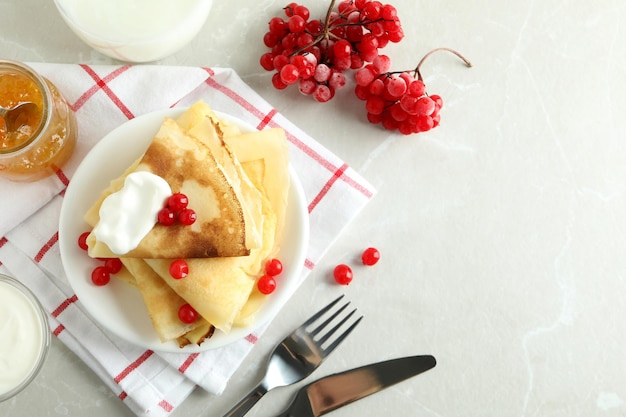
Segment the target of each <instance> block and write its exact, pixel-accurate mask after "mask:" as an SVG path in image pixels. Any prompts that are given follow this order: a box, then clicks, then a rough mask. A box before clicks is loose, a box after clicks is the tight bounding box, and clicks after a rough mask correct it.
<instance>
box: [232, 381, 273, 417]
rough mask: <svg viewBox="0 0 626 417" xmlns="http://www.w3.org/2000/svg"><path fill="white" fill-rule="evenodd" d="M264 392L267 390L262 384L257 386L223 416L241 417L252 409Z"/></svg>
mask: <svg viewBox="0 0 626 417" xmlns="http://www.w3.org/2000/svg"><path fill="white" fill-rule="evenodd" d="M266 392H267V389H266V388H265V386H264V385H263V383H261V384H259V385H257V386H256V387H255V388H253V389H252V391H250V392H249V393H248V394H247V395H246V396H245V397H243V398H242V399H241V400H240V401H239V402H238V403H237V404H235V406H234V407H233V408H231V409H230V410H229V411H228V412H227V413H226V414H224V417H243V416H244V415H246V413H247V412H248V411H250V409H251V408H252V407H254V404H256V403H257V402H258V401H259V400H260V399H261V397H263V395H265V393H266Z"/></svg>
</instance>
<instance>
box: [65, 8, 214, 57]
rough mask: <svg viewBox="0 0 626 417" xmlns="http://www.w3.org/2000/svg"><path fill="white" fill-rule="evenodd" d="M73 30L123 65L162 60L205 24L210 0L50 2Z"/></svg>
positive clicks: (180, 46)
mask: <svg viewBox="0 0 626 417" xmlns="http://www.w3.org/2000/svg"><path fill="white" fill-rule="evenodd" d="M54 3H55V4H56V6H57V9H58V10H59V13H60V14H61V17H62V18H63V20H65V22H66V23H67V25H68V26H69V27H70V29H72V31H73V32H74V33H75V34H76V35H77V36H78V37H79V38H81V39H82V40H83V41H84V42H85V43H87V44H88V45H90V46H91V47H92V48H94V49H95V50H97V51H99V52H101V53H103V54H105V55H108V56H110V57H112V58H116V59H119V60H121V61H127V62H135V63H139V62H149V61H156V60H159V59H161V58H165V57H166V56H168V55H171V54H173V53H174V52H176V51H178V50H179V49H181V48H182V47H183V46H185V45H186V44H187V43H189V42H190V41H191V40H192V39H193V38H194V37H195V36H196V35H197V34H198V32H199V31H200V29H201V28H202V26H203V25H204V23H205V21H206V19H207V17H208V15H209V12H210V10H211V6H212V5H213V0H54Z"/></svg>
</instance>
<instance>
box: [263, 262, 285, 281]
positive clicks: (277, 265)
mask: <svg viewBox="0 0 626 417" xmlns="http://www.w3.org/2000/svg"><path fill="white" fill-rule="evenodd" d="M281 272H283V264H282V262H281V261H280V260H278V259H275V258H274V259H270V260H269V261H267V263H266V264H265V273H266V274H267V275H269V276H271V277H275V276H276V275H280V273H281Z"/></svg>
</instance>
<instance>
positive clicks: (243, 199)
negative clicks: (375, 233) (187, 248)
mask: <svg viewBox="0 0 626 417" xmlns="http://www.w3.org/2000/svg"><path fill="white" fill-rule="evenodd" d="M172 122H173V121H172ZM167 124H171V122H170V121H166V122H165V123H164V126H166V125H167ZM174 124H176V125H178V128H175V127H173V126H171V127H168V128H167V130H165V129H164V128H163V127H162V128H161V130H160V131H159V134H157V137H156V138H155V141H157V142H161V141H163V142H165V143H170V142H169V141H168V139H169V138H167V137H164V136H165V135H172V134H174V135H180V134H181V133H180V132H178V131H179V130H180V131H183V133H184V134H185V135H186V136H189V137H191V138H192V139H194V140H195V141H196V142H198V143H201V144H202V145H204V146H205V147H206V148H207V149H209V152H208V153H207V154H206V155H207V157H210V158H213V160H214V161H215V166H217V167H218V168H219V170H212V171H210V172H211V173H212V174H214V175H220V176H221V175H223V177H224V178H226V181H227V182H228V184H229V185H230V186H231V189H232V194H231V195H234V197H235V198H236V199H237V201H239V202H240V205H241V206H242V216H243V217H244V219H245V220H246V221H245V226H244V227H243V230H244V233H245V235H246V236H247V237H249V238H250V239H249V241H251V242H248V243H250V247H249V250H248V254H247V255H246V256H234V257H231V256H229V257H209V258H198V257H187V256H180V257H178V256H177V257H176V258H177V259H180V258H184V259H185V260H186V262H187V264H188V266H189V274H188V275H187V276H186V277H185V278H183V279H178V280H177V279H174V278H172V277H171V276H170V273H169V265H170V263H171V262H172V259H170V258H168V257H154V256H150V257H145V258H144V259H140V258H135V257H133V258H129V257H127V256H126V255H124V256H123V257H122V258H121V259H122V262H123V263H124V266H125V269H126V270H127V271H128V272H129V275H131V278H133V277H134V281H135V285H136V287H137V288H138V290H139V291H140V292H141V295H142V298H143V300H144V303H145V304H146V309H147V311H148V314H149V316H150V318H151V320H152V323H153V326H154V328H155V330H156V332H157V333H158V335H159V337H160V339H161V340H162V341H167V340H173V339H176V340H178V343H179V345H180V346H181V347H182V346H184V345H185V344H188V343H196V344H199V343H201V342H202V341H203V340H204V339H205V338H206V337H210V336H211V334H212V332H213V330H214V329H215V328H217V329H219V330H221V331H223V332H229V331H230V329H231V328H232V327H233V326H239V325H249V324H250V323H251V322H252V321H253V320H254V315H255V313H256V312H257V311H258V309H259V308H260V307H261V306H262V305H263V302H264V300H265V298H266V296H265V295H263V294H261V293H259V291H258V290H257V289H256V285H255V284H256V280H257V279H258V278H259V277H260V275H262V272H263V268H264V265H265V261H266V260H267V259H269V258H270V257H274V256H276V254H277V253H278V251H279V248H280V241H281V237H282V231H283V228H284V222H285V211H286V204H287V196H288V193H289V187H290V183H289V174H288V164H289V162H288V161H289V159H288V149H287V142H286V138H285V134H284V132H283V131H282V129H270V130H268V131H264V132H253V133H246V134H241V133H240V131H239V129H238V128H237V126H235V125H231V124H227V123H224V121H222V120H220V119H219V118H217V117H216V116H215V114H214V113H213V111H212V110H211V109H210V107H209V106H207V105H206V104H204V103H202V102H199V103H196V105H194V106H192V107H191V108H190V109H188V110H187V111H186V112H185V113H184V114H183V115H182V116H181V117H180V118H179V119H178V120H177V121H176V122H174ZM171 146H179V145H177V144H176V145H175V144H172V145H171ZM151 147H152V145H151ZM170 149H177V148H170ZM174 153H176V152H175V151H174ZM146 154H148V152H147V153H146ZM144 159H145V156H144V157H143V158H141V159H140V160H138V161H137V162H136V163H135V164H133V165H132V166H131V167H129V169H128V170H127V172H126V173H125V174H124V175H122V176H121V177H120V178H118V179H117V180H115V181H113V182H112V184H111V186H110V187H109V188H108V189H107V190H106V191H105V192H104V193H103V197H102V198H101V199H100V200H99V201H98V202H96V204H94V206H93V207H92V208H91V209H90V211H89V212H88V213H87V215H86V216H85V218H86V220H87V222H88V223H90V224H91V225H92V226H93V225H94V224H95V223H96V222H97V219H98V216H97V214H98V212H97V208H98V207H99V204H101V201H102V200H103V199H104V197H106V195H107V194H109V193H111V192H114V191H115V190H116V189H119V188H121V185H120V182H122V181H123V180H124V178H125V176H126V175H128V173H130V172H133V171H136V170H138V169H142V160H144ZM155 171H156V172H155V173H157V172H162V171H159V170H156V169H155ZM151 172H152V171H151ZM158 175H162V174H158ZM172 188H174V187H172ZM182 192H185V191H182ZM186 194H187V193H186ZM188 196H189V194H188ZM189 200H190V206H193V208H194V209H196V212H197V213H198V219H200V214H201V213H200V210H203V209H204V208H200V210H198V207H197V205H196V204H195V203H193V201H194V200H193V199H192V197H191V196H190V198H189ZM170 227H171V226H170ZM186 227H189V226H186ZM155 228H156V227H155ZM153 230H154V229H153ZM144 240H145V239H144ZM141 244H144V242H143V241H142V242H141ZM255 244H256V245H255ZM96 247H98V246H97V244H96ZM100 249H102V248H101V247H100ZM98 253H101V252H98ZM153 253H154V252H153ZM184 303H189V304H190V305H191V306H192V307H193V308H194V309H195V310H196V311H197V312H198V313H199V315H200V317H201V318H200V319H199V320H198V321H196V322H195V323H193V324H191V325H188V324H185V323H183V322H181V321H180V320H179V319H178V317H177V313H178V309H179V308H180V306H181V305H182V304H184Z"/></svg>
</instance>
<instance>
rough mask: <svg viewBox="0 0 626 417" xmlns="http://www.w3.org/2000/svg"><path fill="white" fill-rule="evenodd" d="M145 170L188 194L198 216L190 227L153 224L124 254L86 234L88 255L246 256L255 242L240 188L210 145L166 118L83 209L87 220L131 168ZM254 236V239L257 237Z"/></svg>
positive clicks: (158, 256) (89, 219) (97, 211)
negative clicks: (148, 141)
mask: <svg viewBox="0 0 626 417" xmlns="http://www.w3.org/2000/svg"><path fill="white" fill-rule="evenodd" d="M138 171H148V172H151V173H153V174H155V175H157V176H159V177H161V178H163V179H165V181H166V182H167V183H168V184H169V185H170V187H171V188H172V191H173V192H182V193H184V194H185V195H187V197H188V198H189V202H190V203H189V204H190V207H191V208H193V210H194V211H195V212H196V214H197V215H198V218H197V220H196V222H195V223H194V224H193V225H191V226H186V225H182V224H180V223H175V224H173V225H171V226H163V225H161V224H158V223H157V224H155V226H154V227H153V228H152V229H151V230H150V231H149V232H148V234H147V235H146V236H145V237H144V238H143V239H142V240H141V241H140V242H139V245H138V246H137V247H136V248H135V249H132V250H130V251H128V252H127V253H113V252H112V251H111V250H110V249H109V248H108V247H107V245H106V244H105V243H103V242H99V241H97V240H96V239H95V235H94V233H91V234H90V236H89V238H88V239H87V244H88V246H89V255H90V256H91V257H98V258H106V257H127V258H170V259H171V258H196V257H224V256H245V255H248V254H249V253H250V249H251V248H253V247H256V246H258V242H255V241H254V240H255V239H246V230H247V229H249V226H247V225H246V223H247V221H250V219H249V216H246V215H245V214H244V210H243V208H242V203H241V202H240V200H239V197H238V192H237V191H236V190H235V189H234V187H233V185H232V184H231V183H230V182H229V180H228V179H227V177H226V175H225V173H224V169H223V168H222V166H221V165H220V164H219V163H218V162H217V160H216V159H215V157H214V156H213V154H212V153H211V151H210V149H209V148H208V147H207V146H206V145H205V144H203V143H202V142H200V141H198V140H197V139H196V138H194V137H193V136H190V135H188V134H187V133H186V132H185V131H184V130H183V129H182V128H181V127H180V126H179V125H178V124H177V123H176V122H175V121H174V120H172V119H165V121H164V122H163V124H162V126H161V128H160V129H159V132H158V133H157V134H156V136H155V138H154V140H153V141H152V143H151V144H150V146H149V148H148V149H147V151H146V153H145V154H144V155H143V156H142V157H141V158H140V160H138V161H137V162H136V163H135V164H133V166H131V167H130V168H129V169H128V170H127V172H125V173H124V174H123V175H122V176H121V177H120V178H118V179H116V180H114V181H113V182H112V183H111V185H110V186H109V188H108V189H107V190H105V191H104V192H103V193H102V195H101V198H100V199H99V200H98V201H97V202H96V203H95V204H94V205H93V206H92V208H91V209H90V210H89V211H88V212H87V214H86V216H85V219H86V220H87V222H88V223H90V222H93V221H94V220H95V219H99V207H100V206H101V205H102V201H104V199H105V198H106V197H107V196H108V195H109V194H111V193H112V192H115V191H117V190H119V189H120V188H121V186H122V184H123V179H124V178H125V177H126V176H127V175H128V174H129V173H130V172H138ZM247 217H248V218H247ZM257 240H258V239H257Z"/></svg>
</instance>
